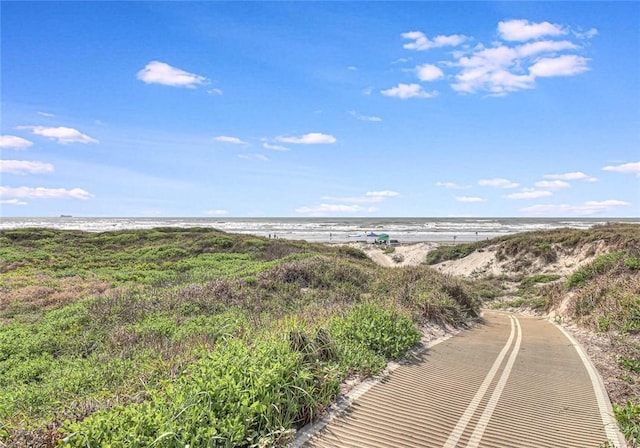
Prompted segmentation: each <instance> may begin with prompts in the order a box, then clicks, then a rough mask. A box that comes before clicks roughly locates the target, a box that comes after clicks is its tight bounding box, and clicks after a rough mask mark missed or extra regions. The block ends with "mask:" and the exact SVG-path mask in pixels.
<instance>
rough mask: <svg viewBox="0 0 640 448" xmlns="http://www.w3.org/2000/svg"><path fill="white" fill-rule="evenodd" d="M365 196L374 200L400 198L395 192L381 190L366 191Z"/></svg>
mask: <svg viewBox="0 0 640 448" xmlns="http://www.w3.org/2000/svg"><path fill="white" fill-rule="evenodd" d="M367 196H370V197H376V198H395V197H398V196H400V193H398V192H397V191H391V190H383V191H367Z"/></svg>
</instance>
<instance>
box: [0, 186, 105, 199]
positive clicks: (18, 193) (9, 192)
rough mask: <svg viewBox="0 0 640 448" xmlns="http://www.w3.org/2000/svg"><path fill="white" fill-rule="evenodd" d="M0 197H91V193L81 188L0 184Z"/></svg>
mask: <svg viewBox="0 0 640 448" xmlns="http://www.w3.org/2000/svg"><path fill="white" fill-rule="evenodd" d="M0 197H7V198H15V199H81V200H87V199H91V198H92V197H93V195H92V194H91V193H89V192H88V191H86V190H83V189H82V188H72V189H70V190H68V189H66V188H44V187H35V188H32V187H5V186H0Z"/></svg>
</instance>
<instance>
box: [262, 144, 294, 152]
mask: <svg viewBox="0 0 640 448" xmlns="http://www.w3.org/2000/svg"><path fill="white" fill-rule="evenodd" d="M262 146H263V147H264V149H270V150H272V151H289V148H287V147H286V146H282V145H272V144H270V143H263V144H262Z"/></svg>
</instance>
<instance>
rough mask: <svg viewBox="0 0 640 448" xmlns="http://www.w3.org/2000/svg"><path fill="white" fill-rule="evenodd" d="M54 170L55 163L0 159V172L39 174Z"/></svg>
mask: <svg viewBox="0 0 640 448" xmlns="http://www.w3.org/2000/svg"><path fill="white" fill-rule="evenodd" d="M51 172H53V165H51V164H50V163H44V162H32V161H29V160H0V173H12V174H38V173H51Z"/></svg>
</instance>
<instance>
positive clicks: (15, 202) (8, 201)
mask: <svg viewBox="0 0 640 448" xmlns="http://www.w3.org/2000/svg"><path fill="white" fill-rule="evenodd" d="M0 204H7V205H28V203H27V202H25V201H21V200H20V199H6V200H2V201H0Z"/></svg>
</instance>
